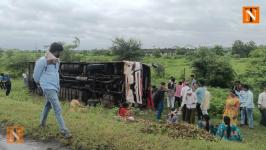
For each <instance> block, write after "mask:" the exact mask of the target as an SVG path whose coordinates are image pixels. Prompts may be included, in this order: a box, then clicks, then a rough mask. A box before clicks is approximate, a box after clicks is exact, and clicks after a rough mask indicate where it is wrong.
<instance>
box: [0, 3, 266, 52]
mask: <svg viewBox="0 0 266 150" xmlns="http://www.w3.org/2000/svg"><path fill="white" fill-rule="evenodd" d="M253 3H254V2H253ZM256 3H257V4H258V5H259V6H260V7H261V12H262V13H261V19H262V21H261V24H259V25H243V24H242V20H241V19H242V14H241V13H242V6H244V5H251V4H252V3H251V2H250V1H248V0H234V1H232V0H223V1H221V0H205V1H202V0H57V1H52V0H38V1H36V0H23V1H22V0H1V1H0V47H3V48H21V49H34V48H35V45H36V44H37V46H38V48H43V45H47V44H49V43H51V42H53V41H66V42H68V41H72V40H73V37H75V36H77V37H79V38H80V39H81V47H80V48H81V49H91V48H107V47H110V46H111V39H113V38H115V37H117V36H120V37H121V36H123V37H133V38H137V39H140V40H141V41H142V43H143V46H144V47H153V46H155V47H172V46H175V45H181V46H182V45H187V44H190V45H194V46H198V45H213V44H223V45H226V46H228V45H230V44H232V42H233V41H234V40H237V39H240V40H244V41H248V40H254V41H255V42H258V43H261V44H262V43H265V40H266V39H265V36H264V35H265V33H266V28H265V27H266V24H265V18H266V14H265V13H264V12H265V11H263V10H266V2H264V1H256Z"/></svg>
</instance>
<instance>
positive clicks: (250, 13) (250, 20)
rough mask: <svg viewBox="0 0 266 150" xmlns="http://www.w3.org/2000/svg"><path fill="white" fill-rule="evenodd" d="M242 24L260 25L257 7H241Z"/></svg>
mask: <svg viewBox="0 0 266 150" xmlns="http://www.w3.org/2000/svg"><path fill="white" fill-rule="evenodd" d="M243 23H244V24H258V23H260V8H259V7H258V6H245V7H243Z"/></svg>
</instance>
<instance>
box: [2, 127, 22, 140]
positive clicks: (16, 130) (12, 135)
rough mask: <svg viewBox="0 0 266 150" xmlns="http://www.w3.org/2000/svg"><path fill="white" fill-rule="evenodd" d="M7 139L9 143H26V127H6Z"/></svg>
mask: <svg viewBox="0 0 266 150" xmlns="http://www.w3.org/2000/svg"><path fill="white" fill-rule="evenodd" d="M6 141H7V143H8V144H15V143H16V144H22V143H24V128H23V127H22V126H9V127H7V129H6Z"/></svg>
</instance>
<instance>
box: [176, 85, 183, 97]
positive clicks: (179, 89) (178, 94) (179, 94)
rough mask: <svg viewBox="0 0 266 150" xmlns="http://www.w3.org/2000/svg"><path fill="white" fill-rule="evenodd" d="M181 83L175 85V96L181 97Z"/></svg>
mask: <svg viewBox="0 0 266 150" xmlns="http://www.w3.org/2000/svg"><path fill="white" fill-rule="evenodd" d="M182 87H183V86H182V85H179V84H178V85H176V90H175V96H176V97H181V90H182Z"/></svg>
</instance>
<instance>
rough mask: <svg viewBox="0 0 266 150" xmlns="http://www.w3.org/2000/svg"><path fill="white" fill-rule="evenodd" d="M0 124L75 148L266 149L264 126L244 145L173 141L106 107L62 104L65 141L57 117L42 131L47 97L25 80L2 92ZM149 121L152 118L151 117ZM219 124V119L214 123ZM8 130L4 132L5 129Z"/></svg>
mask: <svg viewBox="0 0 266 150" xmlns="http://www.w3.org/2000/svg"><path fill="white" fill-rule="evenodd" d="M0 92H1V93H0V122H2V125H3V124H5V125H7V124H19V125H23V126H24V127H25V130H26V135H27V136H29V137H32V138H34V139H39V140H51V139H56V140H59V141H60V142H62V143H65V144H67V145H70V146H71V147H72V148H73V149H78V148H80V147H83V149H181V150H188V149H189V150H191V149H200V150H206V149H216V150H220V149H221V150H222V149H224V150H228V149H242V150H246V149H247V150H248V149H266V145H265V144H264V143H265V134H266V130H265V128H263V127H260V126H258V124H257V122H256V124H255V129H254V130H249V129H247V128H243V129H242V130H241V131H242V132H243V135H244V142H243V143H235V142H225V141H221V142H207V141H204V140H194V139H191V140H184V139H172V138H170V137H168V136H167V135H160V134H156V135H154V134H145V133H142V132H141V129H142V128H143V127H144V126H145V124H143V123H138V122H136V123H125V122H121V121H119V120H117V119H116V117H115V111H116V109H104V108H102V107H100V106H99V107H95V108H89V109H88V110H87V111H86V112H69V111H68V109H69V108H68V107H69V106H68V104H67V103H62V108H63V116H64V118H65V122H66V124H67V126H68V128H69V129H70V130H71V132H72V134H73V136H74V138H73V139H72V140H64V139H62V137H61V136H60V135H59V134H58V133H59V130H58V127H57V124H56V121H55V118H54V115H53V111H52V112H50V114H49V117H48V122H47V124H48V128H46V129H44V130H41V129H39V128H38V124H39V116H40V112H41V111H42V108H43V98H42V97H39V96H31V95H29V94H28V92H27V90H26V89H25V88H24V87H23V86H22V81H21V80H15V81H14V82H13V90H12V92H11V95H10V96H9V97H5V96H4V93H3V91H0ZM145 115H146V116H150V118H152V117H151V116H153V115H154V112H148V111H144V112H139V113H138V116H137V118H144V117H145ZM147 119H149V118H147ZM213 121H214V122H219V120H213ZM3 131H4V130H3Z"/></svg>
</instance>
